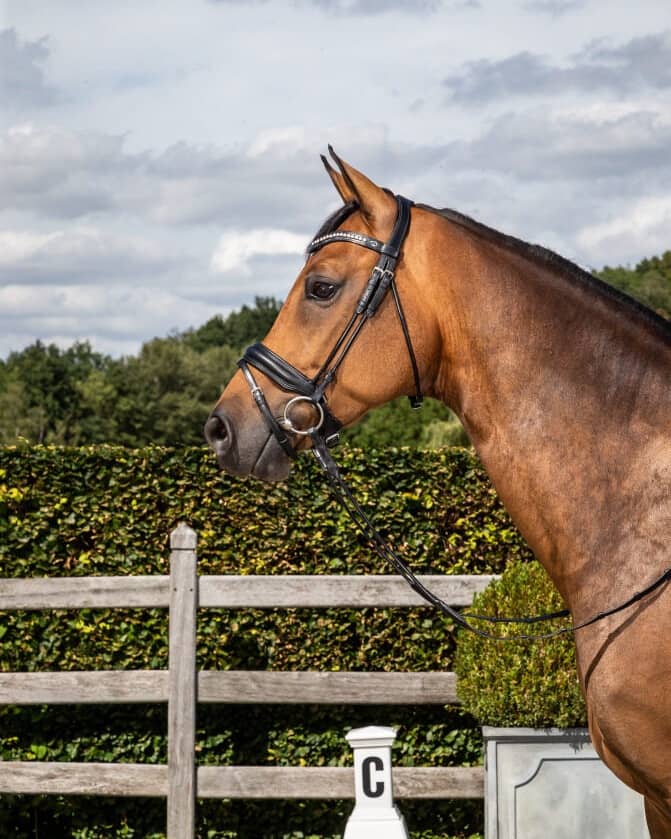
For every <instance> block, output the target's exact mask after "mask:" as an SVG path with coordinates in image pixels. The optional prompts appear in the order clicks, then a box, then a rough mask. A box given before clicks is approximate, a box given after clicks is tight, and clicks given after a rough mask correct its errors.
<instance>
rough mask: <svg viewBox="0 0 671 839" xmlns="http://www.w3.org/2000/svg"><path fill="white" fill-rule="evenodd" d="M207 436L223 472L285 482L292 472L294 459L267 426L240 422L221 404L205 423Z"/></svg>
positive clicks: (244, 419)
mask: <svg viewBox="0 0 671 839" xmlns="http://www.w3.org/2000/svg"><path fill="white" fill-rule="evenodd" d="M254 419H255V418H254ZM204 434H205V439H206V441H207V443H208V445H209V446H210V448H211V449H212V450H213V451H214V453H215V455H216V457H217V465H218V467H219V469H220V470H222V471H223V472H227V473H228V474H230V475H235V476H236V477H250V476H251V477H255V478H259V479H260V480H263V481H282V480H285V479H286V478H287V477H288V475H289V472H290V471H291V463H292V461H291V459H290V458H289V457H288V456H287V455H286V453H285V452H283V451H282V449H281V447H280V446H279V445H278V443H277V441H276V440H275V437H274V436H273V435H272V434H271V433H270V432H269V431H268V429H267V428H266V427H265V425H264V424H263V423H260V422H258V421H256V422H252V421H251V420H250V418H247V417H244V416H241V417H240V418H239V419H237V418H236V412H235V410H234V409H233V408H231V409H229V408H227V407H224V406H223V405H222V404H221V403H219V405H217V407H216V408H215V409H214V411H213V412H212V413H211V414H210V416H209V418H208V420H207V422H206V423H205V428H204Z"/></svg>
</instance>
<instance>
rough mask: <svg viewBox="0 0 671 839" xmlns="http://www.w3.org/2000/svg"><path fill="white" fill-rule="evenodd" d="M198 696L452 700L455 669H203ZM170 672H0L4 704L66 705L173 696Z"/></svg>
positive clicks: (332, 701)
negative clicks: (425, 670) (413, 670)
mask: <svg viewBox="0 0 671 839" xmlns="http://www.w3.org/2000/svg"><path fill="white" fill-rule="evenodd" d="M197 679H198V701H199V702H210V703H213V702H221V703H235V704H254V703H259V704H262V703H278V704H284V703H286V704H315V705H336V704H343V705H376V704H394V705H426V704H437V705H453V704H456V703H457V702H458V699H457V695H456V676H455V675H454V673H450V672H445V673H426V672H424V673H385V672H373V673H362V672H350V671H337V672H330V671H326V672H323V671H319V672H317V671H312V670H309V671H297V672H273V671H266V670H262V671H257V670H221V671H217V670H204V671H201V672H200V673H198V675H197ZM168 680H169V676H168V671H167V670H99V671H91V672H88V671H66V672H60V673H54V672H47V673H0V704H3V705H42V704H44V705H67V704H107V703H111V704H115V703H116V704H119V703H153V702H167V701H168Z"/></svg>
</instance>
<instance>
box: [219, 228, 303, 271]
mask: <svg viewBox="0 0 671 839" xmlns="http://www.w3.org/2000/svg"><path fill="white" fill-rule="evenodd" d="M307 242H308V236H303V235H301V234H297V233H291V232H290V231H288V230H273V229H260V230H247V231H244V232H241V231H235V230H231V231H228V232H226V233H224V234H223V236H222V237H221V239H220V240H219V242H218V244H217V246H216V248H215V250H214V253H213V254H212V258H211V260H210V267H211V269H212V271H214V272H215V273H217V274H227V273H230V272H232V271H237V272H240V273H242V274H250V273H251V269H250V261H251V260H252V259H253V258H254V257H256V256H276V255H277V256H279V255H282V256H283V255H286V254H290V255H293V254H301V253H303V252H304V250H305V246H306V245H307Z"/></svg>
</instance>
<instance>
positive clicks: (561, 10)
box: [522, 0, 587, 17]
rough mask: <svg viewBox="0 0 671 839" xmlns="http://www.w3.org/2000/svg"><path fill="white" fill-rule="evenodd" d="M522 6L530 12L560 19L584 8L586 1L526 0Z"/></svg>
mask: <svg viewBox="0 0 671 839" xmlns="http://www.w3.org/2000/svg"><path fill="white" fill-rule="evenodd" d="M522 5H523V7H524V8H525V9H528V10H529V11H530V12H539V13H541V14H546V15H551V16H552V17H561V16H562V15H565V14H568V13H569V12H574V11H577V10H578V9H582V8H584V7H585V6H586V5H587V0H528V2H526V3H523V4H522Z"/></svg>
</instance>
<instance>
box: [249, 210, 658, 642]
mask: <svg viewBox="0 0 671 839" xmlns="http://www.w3.org/2000/svg"><path fill="white" fill-rule="evenodd" d="M395 199H396V206H397V216H396V223H395V224H394V229H393V231H392V234H391V237H390V239H389V241H388V242H387V243H384V242H381V241H380V240H379V239H374V238H372V237H370V236H366V235H365V234H363V233H355V232H352V231H349V230H336V231H334V232H332V233H326V234H325V235H323V236H318V237H317V238H316V239H313V241H312V242H311V243H310V244H309V245H308V248H307V253H308V255H309V254H312V253H315V251H317V250H319V249H320V248H323V247H324V246H326V245H328V244H331V243H332V242H347V243H349V244H352V245H358V246H360V247H363V248H368V249H369V250H372V251H375V252H376V253H378V254H379V255H380V256H379V259H378V261H377V264H376V265H375V267H374V268H373V271H372V273H371V275H370V278H369V280H368V283H367V285H366V288H365V289H364V292H363V294H362V295H361V297H360V299H359V301H358V303H357V306H356V309H355V310H354V313H353V314H352V316H351V318H350V320H349V322H348V323H347V325H346V326H345V328H344V329H343V331H342V333H341V334H340V337H339V338H338V340H337V341H336V342H335V344H334V346H333V348H332V350H331V352H330V353H329V354H328V356H327V358H326V360H325V361H324V363H323V364H322V366H321V367H320V369H319V371H318V372H317V374H316V375H315V376H313V377H312V378H308V377H307V376H306V375H305V374H304V373H302V372H301V371H300V370H298V369H297V368H296V367H294V366H293V365H292V364H290V363H289V362H288V361H286V360H285V359H283V358H282V357H281V356H279V355H277V353H274V352H273V351H272V350H271V349H269V348H268V347H266V346H265V344H262V343H257V344H253V345H252V346H251V347H248V348H247V350H245V353H244V355H243V357H242V358H241V359H240V361H239V362H238V366H239V367H240V369H241V370H242V373H243V374H244V376H245V379H246V380H247V384H248V385H249V388H250V390H251V393H252V396H253V397H254V401H255V402H256V405H257V407H258V409H259V411H260V412H261V414H262V416H263V418H264V421H265V423H266V425H267V427H268V429H269V430H270V432H271V433H272V434H273V435H274V437H275V439H276V440H277V442H278V444H279V445H280V446H281V447H282V450H283V451H284V452H285V453H286V454H287V456H288V457H290V458H296V457H297V454H298V453H297V450H296V448H295V447H294V445H293V443H292V439H294V438H301V439H302V438H303V437H310V438H311V440H312V452H313V454H314V456H315V458H316V459H317V461H318V463H319V464H320V466H321V467H322V469H323V470H324V472H325V473H326V475H327V477H328V480H329V483H330V485H331V489H332V490H333V492H334V494H335V495H336V497H337V498H338V500H339V502H340V503H341V504H342V506H343V507H344V508H345V510H346V511H347V513H348V514H349V516H350V518H351V519H352V521H353V522H354V524H355V525H356V526H357V527H358V528H359V530H360V531H361V533H362V534H363V535H364V537H365V538H366V540H367V542H368V544H369V546H370V547H371V549H372V550H373V551H374V552H375V553H376V554H377V555H378V556H379V557H380V558H382V559H384V560H385V561H386V562H389V563H391V565H392V566H393V567H394V568H395V569H396V571H397V572H398V573H399V574H400V575H401V576H402V577H403V578H404V579H405V580H406V582H407V583H408V584H409V585H410V587H411V588H412V589H413V590H414V591H415V592H417V594H419V595H420V597H422V598H423V599H424V600H426V602H427V603H429V604H430V605H432V606H435V607H436V608H437V609H439V610H440V611H441V612H443V613H444V614H446V615H448V616H449V617H450V618H452V620H454V622H455V623H456V624H457V625H458V626H461V627H463V628H464V629H468V630H469V631H470V632H474V633H475V634H476V635H479V636H480V637H482V638H490V639H493V640H496V641H519V640H525V641H526V640H529V641H534V640H539V639H544V638H553V637H555V636H557V635H562V634H564V633H567V632H575V631H577V630H579V629H583V628H584V627H587V626H591V625H592V624H594V623H596V622H597V621H600V620H603V619H604V618H606V617H609V616H610V615H614V614H616V613H617V612H621V611H622V610H624V609H626V608H627V607H629V606H631V605H633V604H635V603H637V602H639V601H640V600H642V599H643V598H645V597H647V596H648V595H649V594H651V593H652V592H653V591H655V590H656V589H657V588H658V587H660V586H661V585H662V584H663V583H665V582H667V581H669V580H671V568H670V569H667V570H666V571H665V572H664V573H663V574H662V575H661V576H660V577H659V578H658V579H656V580H655V581H653V582H652V583H651V584H649V585H648V586H646V587H645V588H644V589H642V590H641V591H638V592H637V593H636V594H634V595H633V597H630V598H629V599H628V600H627V601H625V602H624V603H620V604H619V605H617V606H614V607H613V608H610V609H607V610H605V611H603V612H599V613H598V614H597V615H594V616H593V617H591V618H589V619H588V620H586V621H583V622H582V623H580V624H577V625H574V626H568V627H563V628H561V629H557V630H555V631H553V632H548V633H545V634H543V635H520V634H516V635H507V636H500V635H495V634H493V633H491V632H487V631H485V630H482V629H479V628H478V627H476V626H473V624H472V623H471V621H474V620H477V621H486V622H489V623H494V624H498V623H507V624H510V623H516V624H532V623H538V622H540V621H547V620H554V619H556V618H561V617H568V616H569V615H570V613H569V611H568V610H567V609H565V610H562V611H560V612H553V613H551V614H545V615H538V616H534V617H522V618H505V617H492V616H489V615H474V614H470V613H467V612H466V613H462V612H459V611H457V610H456V609H453V608H452V607H451V606H450V605H449V604H447V603H446V602H445V601H444V600H442V599H441V598H440V597H438V596H437V595H436V594H434V593H433V592H432V591H430V590H429V589H427V588H426V586H424V584H423V583H422V582H421V581H420V580H419V579H418V577H417V576H416V575H415V574H414V573H413V572H412V571H411V570H410V568H409V567H408V565H407V564H406V563H405V561H404V560H403V559H402V557H400V556H399V555H398V554H397V553H396V551H394V549H393V548H392V547H391V546H390V545H389V544H388V543H387V542H386V540H385V539H384V538H383V537H382V536H381V535H380V534H379V533H378V531H377V529H376V528H375V526H374V524H373V523H372V521H371V520H370V518H369V517H368V516H367V514H366V513H365V511H364V510H363V509H362V507H361V505H360V504H359V503H358V501H357V500H356V498H354V496H353V494H352V492H351V490H350V488H349V487H348V486H347V484H346V483H345V480H344V479H343V477H342V475H341V473H340V470H339V468H338V465H337V464H336V462H335V461H334V460H333V458H332V457H331V453H330V452H329V448H330V447H332V446H334V445H335V444H336V443H337V442H338V432H339V429H340V428H341V427H342V423H341V422H340V421H339V420H338V419H337V418H336V417H335V416H333V414H332V413H331V411H330V410H329V407H328V402H327V397H326V390H327V388H328V387H329V385H331V384H332V383H333V382H334V380H335V378H336V374H337V372H338V369H339V367H340V365H341V364H342V362H343V361H344V359H345V357H346V356H347V353H348V352H349V350H350V348H351V347H352V345H353V343H354V342H355V341H356V339H357V337H358V336H359V333H360V332H361V330H362V328H363V327H364V326H365V324H366V323H367V322H368V321H369V320H370V318H372V317H373V316H374V315H375V313H376V312H377V311H378V309H379V308H380V304H381V303H382V301H383V300H384V299H385V297H386V296H387V294H388V293H389V291H390V290H391V293H392V296H393V299H394V304H395V307H396V312H397V314H398V318H399V322H400V325H401V329H402V331H403V337H404V339H405V343H406V346H407V348H408V355H409V358H410V363H411V366H412V372H413V377H414V380H415V394H414V396H411V397H410V401H411V403H412V405H413V407H415V408H418V407H420V405H421V404H422V390H421V383H420V376H419V368H418V366H417V359H416V357H415V352H414V349H413V346H412V340H411V338H410V332H409V330H408V324H407V321H406V319H405V314H404V312H403V307H402V306H401V301H400V298H399V295H398V290H397V288H396V282H395V272H396V265H397V263H398V260H399V258H400V255H401V248H402V246H403V242H404V241H405V237H406V236H407V233H408V230H409V227H410V208H411V207H412V202H411V201H409V200H408V199H407V198H403V197H402V196H400V195H397V196H395ZM354 209H355V206H354V207H353V208H352V211H353V210H354ZM250 368H254V369H256V370H258V371H259V372H261V373H263V374H264V375H265V376H267V377H268V378H269V379H270V380H271V381H272V382H274V384H276V385H277V386H278V387H279V388H280V389H281V390H283V391H285V392H287V393H293V394H295V395H294V396H293V397H292V398H291V399H289V400H288V402H287V403H286V405H285V407H284V412H283V416H282V417H276V416H275V415H274V414H273V412H272V410H271V409H270V406H269V405H268V402H267V400H266V397H265V395H264V393H263V390H262V389H261V387H260V386H259V385H258V383H257V381H256V379H255V378H254V374H253V373H252V370H251V369H250ZM301 402H304V403H307V404H309V405H310V406H311V408H312V409H313V411H314V413H315V418H316V421H315V423H314V425H312V426H310V427H309V428H305V429H301V428H298V427H297V426H296V425H295V424H294V422H293V421H292V419H291V416H290V411H291V408H292V406H293V405H296V404H297V403H301Z"/></svg>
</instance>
